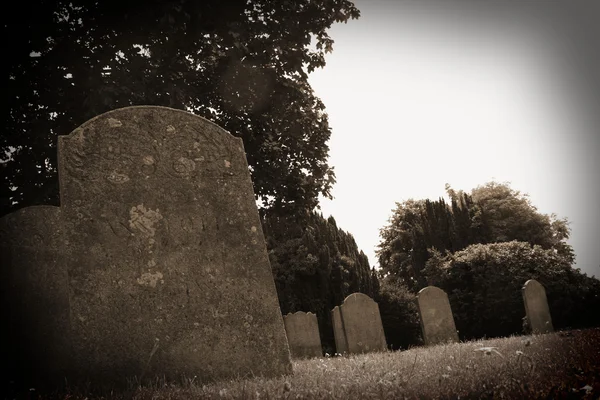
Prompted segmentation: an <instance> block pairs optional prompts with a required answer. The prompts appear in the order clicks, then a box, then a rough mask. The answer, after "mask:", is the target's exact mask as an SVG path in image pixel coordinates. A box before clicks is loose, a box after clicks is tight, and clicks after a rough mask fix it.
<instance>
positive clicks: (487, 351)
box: [474, 347, 504, 358]
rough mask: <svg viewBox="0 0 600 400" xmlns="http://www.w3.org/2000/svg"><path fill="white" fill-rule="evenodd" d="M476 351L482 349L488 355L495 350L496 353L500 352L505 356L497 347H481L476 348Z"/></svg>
mask: <svg viewBox="0 0 600 400" xmlns="http://www.w3.org/2000/svg"><path fill="white" fill-rule="evenodd" d="M474 351H481V352H483V353H485V354H486V355H488V356H489V355H490V354H492V352H494V353H496V354H498V355H499V356H500V357H502V358H504V356H503V355H502V354H501V353H500V352H499V351H498V350H496V348H495V347H480V348H478V349H475V350H474Z"/></svg>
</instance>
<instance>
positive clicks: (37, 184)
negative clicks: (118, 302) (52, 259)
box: [0, 0, 359, 215]
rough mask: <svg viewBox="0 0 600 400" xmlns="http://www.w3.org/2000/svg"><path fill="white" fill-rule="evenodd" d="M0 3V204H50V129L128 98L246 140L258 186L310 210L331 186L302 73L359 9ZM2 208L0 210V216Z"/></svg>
mask: <svg viewBox="0 0 600 400" xmlns="http://www.w3.org/2000/svg"><path fill="white" fill-rule="evenodd" d="M11 7H12V10H11V11H10V12H4V13H2V18H3V23H2V25H3V29H4V37H5V38H6V41H5V43H7V44H8V45H9V47H8V48H5V50H4V53H5V55H6V57H5V63H7V64H6V66H7V71H6V72H5V84H4V90H5V94H4V96H5V99H7V100H8V104H7V106H6V108H5V112H4V128H3V130H2V134H1V136H0V160H1V163H0V166H1V167H0V168H1V170H2V175H1V179H2V184H1V185H0V190H1V191H2V192H1V198H2V203H3V204H2V205H3V209H2V214H4V213H6V212H8V211H11V210H14V209H16V208H20V207H23V206H27V205H33V204H57V203H58V185H57V172H56V138H57V135H59V134H68V133H69V132H71V131H72V130H73V129H74V128H76V127H77V126H78V125H80V124H82V123H83V122H85V121H86V120H88V119H90V118H92V117H94V116H96V115H98V114H100V113H102V112H105V111H108V110H111V109H114V108H118V107H124V106H129V105H142V104H145V105H147V104H151V105H162V106H170V107H174V108H180V109H186V110H191V111H193V112H194V113H197V114H199V115H201V116H204V117H206V118H208V119H210V120H211V121H213V122H216V123H217V124H219V125H221V126H222V127H224V128H225V129H227V130H228V131H230V132H231V133H232V134H234V135H236V136H240V137H242V138H243V140H244V146H245V148H246V152H247V158H248V162H249V165H250V168H251V172H252V178H253V183H254V187H255V192H256V193H257V197H258V198H259V199H260V200H262V203H263V204H264V206H265V208H269V209H273V210H280V211H286V210H290V209H292V210H297V209H305V210H310V209H313V208H314V207H315V206H316V205H317V201H318V200H317V198H318V195H319V194H322V195H324V196H329V195H330V188H331V185H332V184H333V183H334V173H333V170H332V168H331V167H330V166H329V165H328V164H327V155H328V147H327V145H326V142H327V140H328V139H329V136H330V128H329V125H328V120H327V115H326V114H325V112H324V105H323V103H322V102H321V101H320V100H319V99H318V98H317V97H316V96H315V95H314V93H313V91H312V89H311V87H310V85H309V84H308V81H307V73H308V72H310V71H312V70H313V69H315V68H319V67H323V66H324V65H325V59H324V56H325V53H326V52H328V51H331V49H332V44H333V41H332V40H331V38H330V37H329V36H328V34H327V29H328V28H329V27H330V26H331V25H332V24H333V23H335V22H346V21H347V20H348V19H350V18H357V17H358V16H359V11H358V10H357V9H356V8H355V7H354V5H353V4H352V3H351V2H350V1H346V0H340V1H331V0H294V1H281V2H279V1H277V2H272V1H268V0H252V1H244V0H234V1H226V2H224V1H220V0H168V1H157V0H150V1H144V2H142V1H126V2H114V1H99V2H88V1H83V0H69V1H43V0H42V1H36V2H29V1H21V2H14V3H12V5H11ZM0 215H1V214H0Z"/></svg>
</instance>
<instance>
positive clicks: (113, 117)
mask: <svg viewBox="0 0 600 400" xmlns="http://www.w3.org/2000/svg"><path fill="white" fill-rule="evenodd" d="M144 112H146V113H147V114H156V115H157V116H163V115H165V114H169V115H170V116H171V118H173V117H177V118H180V119H181V120H185V119H187V120H189V121H190V122H193V123H196V124H198V123H201V124H202V123H204V124H208V125H210V126H211V127H212V128H214V129H216V130H218V131H221V132H223V133H226V134H227V135H229V136H230V137H231V138H235V136H233V135H232V134H231V133H230V132H228V131H227V130H225V129H223V128H222V127H220V126H219V125H217V124H216V123H214V122H212V121H210V120H208V119H206V118H204V117H201V116H200V115H196V114H194V113H191V112H189V111H185V110H179V109H176V108H170V107H164V106H151V105H142V106H128V107H121V108H116V109H114V110H110V111H107V112H105V113H102V114H99V115H97V116H95V117H93V118H90V119H89V120H87V121H85V122H84V123H83V124H81V125H79V126H78V127H77V128H75V129H74V130H73V131H72V132H71V133H69V134H67V135H61V136H62V137H70V136H72V135H75V134H77V133H79V132H80V129H83V128H85V127H86V126H88V125H92V124H94V123H97V122H98V120H102V119H107V120H108V123H109V125H110V126H111V127H114V128H116V127H119V126H120V123H121V122H120V119H119V117H120V116H122V115H128V114H136V113H140V114H141V113H144Z"/></svg>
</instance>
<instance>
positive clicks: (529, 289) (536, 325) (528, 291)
mask: <svg viewBox="0 0 600 400" xmlns="http://www.w3.org/2000/svg"><path fill="white" fill-rule="evenodd" d="M521 293H522V294H523V302H524V303H525V313H526V315H527V322H528V324H529V329H530V330H531V332H532V333H550V332H554V327H553V326H552V317H551V316H550V308H549V307H548V299H547V298H546V289H544V286H542V284H541V283H539V282H538V281H536V280H535V279H530V280H528V281H527V282H525V285H524V286H523V288H522V289H521Z"/></svg>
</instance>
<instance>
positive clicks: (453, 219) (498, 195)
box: [377, 182, 574, 293]
mask: <svg viewBox="0 0 600 400" xmlns="http://www.w3.org/2000/svg"><path fill="white" fill-rule="evenodd" d="M446 191H447V193H448V196H449V197H450V205H448V204H447V203H446V201H445V200H444V199H443V198H440V199H438V200H437V201H431V200H429V199H426V200H419V201H415V200H408V201H405V202H403V203H397V204H396V209H395V210H394V213H393V215H392V217H391V219H390V221H389V225H387V226H385V227H384V228H382V229H381V231H380V235H381V241H380V244H379V249H378V253H377V255H378V257H379V265H380V266H381V268H382V270H383V272H384V273H386V274H391V275H393V276H395V277H397V278H399V279H400V280H401V281H402V282H403V283H404V284H405V285H406V286H407V287H408V288H409V290H411V291H413V292H414V293H416V292H417V291H418V290H420V289H421V288H423V287H425V286H427V284H428V279H427V277H426V274H425V273H424V269H425V266H426V263H427V261H428V260H429V259H430V258H431V257H432V255H433V254H437V253H439V254H440V255H445V254H452V253H455V252H457V251H460V250H462V249H464V248H466V247H467V246H469V245H472V244H477V243H498V242H508V241H513V240H517V241H522V242H527V243H529V245H530V246H535V245H538V246H540V247H541V248H542V249H546V250H549V249H552V250H553V251H556V252H557V254H558V255H559V256H561V257H563V258H564V259H565V262H567V263H568V264H569V265H571V264H572V263H573V261H574V255H573V250H572V247H571V246H570V245H568V244H567V242H566V241H567V239H568V238H569V227H568V222H567V220H566V219H557V217H556V215H554V214H552V215H550V216H549V215H545V214H541V213H539V212H538V211H537V209H536V208H535V206H533V205H532V204H531V202H530V201H529V199H528V198H527V196H525V195H522V194H521V193H519V192H518V191H515V190H513V189H511V188H510V187H509V185H508V184H498V183H496V182H490V183H487V184H485V185H483V186H478V187H477V188H475V189H473V190H472V191H471V193H470V194H466V193H464V192H462V191H459V192H456V191H455V190H453V189H452V188H451V187H450V186H449V185H446ZM436 252H437V253H436Z"/></svg>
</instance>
